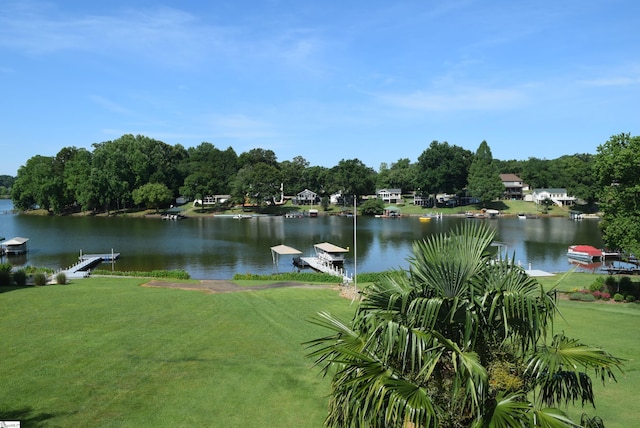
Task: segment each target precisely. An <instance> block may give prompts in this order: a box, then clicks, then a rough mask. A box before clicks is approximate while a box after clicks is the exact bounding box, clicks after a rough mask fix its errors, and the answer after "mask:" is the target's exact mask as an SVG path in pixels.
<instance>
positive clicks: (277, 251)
mask: <svg viewBox="0 0 640 428" xmlns="http://www.w3.org/2000/svg"><path fill="white" fill-rule="evenodd" d="M300 254H302V251H300V250H296V249H295V248H293V247H289V246H287V245H276V246H274V247H271V259H272V260H273V267H274V269H275V271H276V272H277V271H278V264H280V256H299V255H300Z"/></svg>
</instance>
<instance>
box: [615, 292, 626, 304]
mask: <svg viewBox="0 0 640 428" xmlns="http://www.w3.org/2000/svg"><path fill="white" fill-rule="evenodd" d="M613 300H614V301H616V302H624V296H623V295H622V294H620V293H616V294H614V295H613Z"/></svg>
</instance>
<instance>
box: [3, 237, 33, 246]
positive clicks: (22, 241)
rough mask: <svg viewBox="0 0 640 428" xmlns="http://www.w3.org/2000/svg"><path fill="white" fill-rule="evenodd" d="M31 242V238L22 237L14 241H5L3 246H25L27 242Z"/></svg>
mask: <svg viewBox="0 0 640 428" xmlns="http://www.w3.org/2000/svg"><path fill="white" fill-rule="evenodd" d="M28 240H29V238H20V237H16V238H13V239H9V240H8V241H4V242H3V243H2V245H23V244H25V243H26V242H27V241H28Z"/></svg>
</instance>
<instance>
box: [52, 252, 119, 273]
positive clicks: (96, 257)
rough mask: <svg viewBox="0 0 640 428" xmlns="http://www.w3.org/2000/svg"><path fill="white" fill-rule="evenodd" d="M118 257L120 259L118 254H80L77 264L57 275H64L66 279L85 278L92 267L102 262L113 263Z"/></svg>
mask: <svg viewBox="0 0 640 428" xmlns="http://www.w3.org/2000/svg"><path fill="white" fill-rule="evenodd" d="M118 257H120V253H113V252H112V253H103V254H82V252H80V257H79V258H78V263H76V264H74V265H73V266H69V267H68V268H66V269H62V270H60V271H59V272H57V273H64V274H65V275H66V276H67V278H86V277H87V276H89V271H90V269H91V268H93V267H94V266H96V265H98V264H100V263H103V262H115V261H116V259H117V258H118Z"/></svg>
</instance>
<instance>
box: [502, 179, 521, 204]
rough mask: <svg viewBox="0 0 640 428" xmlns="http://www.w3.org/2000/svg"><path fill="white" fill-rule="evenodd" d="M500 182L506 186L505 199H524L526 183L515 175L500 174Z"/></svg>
mask: <svg viewBox="0 0 640 428" xmlns="http://www.w3.org/2000/svg"><path fill="white" fill-rule="evenodd" d="M500 180H501V181H502V184H503V185H504V199H518V200H520V199H522V190H523V189H524V183H523V182H522V179H521V178H520V177H518V176H517V175H515V174H500Z"/></svg>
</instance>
